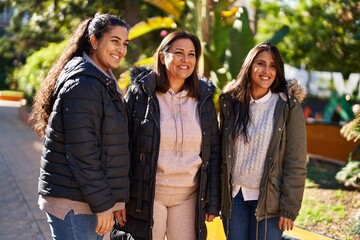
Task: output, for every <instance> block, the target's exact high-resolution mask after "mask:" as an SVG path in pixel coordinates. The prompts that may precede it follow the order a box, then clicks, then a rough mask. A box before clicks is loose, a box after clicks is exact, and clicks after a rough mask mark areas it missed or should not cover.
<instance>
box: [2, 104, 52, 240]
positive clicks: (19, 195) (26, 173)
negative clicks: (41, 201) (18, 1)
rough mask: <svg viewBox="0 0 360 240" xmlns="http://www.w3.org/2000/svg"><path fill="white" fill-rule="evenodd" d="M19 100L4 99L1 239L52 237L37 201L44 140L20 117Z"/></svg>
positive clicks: (38, 239)
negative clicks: (42, 142)
mask: <svg viewBox="0 0 360 240" xmlns="http://www.w3.org/2000/svg"><path fill="white" fill-rule="evenodd" d="M19 107H20V103H19V102H15V101H3V100H0V239H1V240H15V239H29V240H32V239H36V240H43V239H45V240H48V239H51V234H50V229H49V226H48V224H47V222H46V217H45V214H44V213H43V212H41V211H40V209H39V207H38V205H37V197H38V196H37V182H38V181H37V179H38V176H39V164H40V152H41V140H40V138H39V137H37V136H36V135H35V134H34V133H33V132H32V131H31V130H30V129H29V128H28V127H27V126H26V125H25V124H24V122H22V121H21V120H19V118H18V109H19Z"/></svg>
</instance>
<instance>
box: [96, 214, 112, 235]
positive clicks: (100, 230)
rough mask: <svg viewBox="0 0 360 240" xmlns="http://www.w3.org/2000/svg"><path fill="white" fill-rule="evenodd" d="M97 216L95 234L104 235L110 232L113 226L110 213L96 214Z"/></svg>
mask: <svg viewBox="0 0 360 240" xmlns="http://www.w3.org/2000/svg"><path fill="white" fill-rule="evenodd" d="M96 216H97V225H96V229H95V231H96V233H97V234H98V235H104V234H106V233H108V232H110V231H111V229H112V228H113V226H114V215H113V213H112V212H109V213H106V212H103V213H98V214H96Z"/></svg>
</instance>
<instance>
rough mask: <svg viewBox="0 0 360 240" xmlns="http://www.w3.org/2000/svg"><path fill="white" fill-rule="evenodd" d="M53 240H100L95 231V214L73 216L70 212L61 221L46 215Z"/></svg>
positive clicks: (101, 237) (72, 212) (100, 237)
mask: <svg viewBox="0 0 360 240" xmlns="http://www.w3.org/2000/svg"><path fill="white" fill-rule="evenodd" d="M46 216H47V221H48V223H49V225H50V229H51V234H52V237H53V239H54V240H102V239H103V237H104V236H103V235H101V236H99V235H98V234H97V233H96V231H95V228H96V224H97V218H96V215H95V214H77V215H75V214H74V211H73V210H71V211H69V212H68V214H66V216H65V219H64V220H61V219H59V218H57V217H55V216H54V215H51V214H50V213H46Z"/></svg>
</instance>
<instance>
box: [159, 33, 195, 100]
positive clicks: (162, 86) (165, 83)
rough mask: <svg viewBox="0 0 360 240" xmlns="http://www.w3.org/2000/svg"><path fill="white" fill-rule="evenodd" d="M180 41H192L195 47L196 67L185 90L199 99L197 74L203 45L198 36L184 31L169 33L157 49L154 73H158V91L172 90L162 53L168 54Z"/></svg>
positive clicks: (186, 83)
mask: <svg viewBox="0 0 360 240" xmlns="http://www.w3.org/2000/svg"><path fill="white" fill-rule="evenodd" d="M178 39H190V40H191V41H192V43H193V44H194V46H195V56H196V65H195V68H194V71H193V72H192V74H191V75H190V76H189V77H188V78H186V79H185V88H186V89H187V90H188V96H189V97H194V98H197V97H198V96H199V94H200V84H199V78H198V75H197V73H196V69H197V65H198V62H199V58H200V55H201V44H200V40H199V38H198V37H197V36H195V35H193V34H191V33H188V32H185V31H183V30H177V31H175V32H172V33H169V34H168V35H167V36H166V37H165V38H164V39H163V40H162V42H161V43H160V45H159V47H158V48H157V49H156V51H155V54H154V58H155V64H154V72H155V73H156V88H155V89H156V91H159V92H162V93H164V92H166V91H167V90H169V88H170V82H169V80H168V78H167V75H166V69H165V66H164V65H163V64H161V61H160V53H161V52H166V51H167V50H168V49H169V48H170V47H171V46H172V44H173V43H174V42H175V41H176V40H178Z"/></svg>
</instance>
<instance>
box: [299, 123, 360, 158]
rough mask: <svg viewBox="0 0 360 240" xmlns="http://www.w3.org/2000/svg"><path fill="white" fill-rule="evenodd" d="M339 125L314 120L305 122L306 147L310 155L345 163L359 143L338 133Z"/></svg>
mask: <svg viewBox="0 0 360 240" xmlns="http://www.w3.org/2000/svg"><path fill="white" fill-rule="evenodd" d="M340 129H341V126H340V125H335V124H330V123H323V122H314V123H307V124H306V132H307V149H308V154H309V155H310V156H314V157H316V158H319V159H323V160H328V161H332V162H335V163H336V162H337V163H340V164H341V163H342V164H346V163H347V162H348V158H349V154H350V152H352V151H353V150H354V149H355V147H356V146H357V145H358V144H359V143H358V142H354V141H347V140H346V138H344V137H343V136H342V135H341V134H340Z"/></svg>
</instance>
